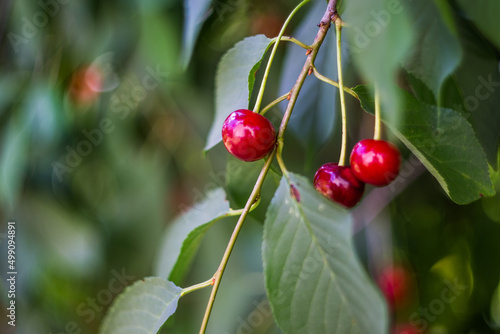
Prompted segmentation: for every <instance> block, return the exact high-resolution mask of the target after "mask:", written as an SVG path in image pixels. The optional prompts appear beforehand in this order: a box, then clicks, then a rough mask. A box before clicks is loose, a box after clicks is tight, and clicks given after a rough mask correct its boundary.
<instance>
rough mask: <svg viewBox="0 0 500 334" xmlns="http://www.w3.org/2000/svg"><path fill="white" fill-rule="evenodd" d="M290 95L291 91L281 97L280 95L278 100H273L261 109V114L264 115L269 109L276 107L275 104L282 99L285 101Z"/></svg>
mask: <svg viewBox="0 0 500 334" xmlns="http://www.w3.org/2000/svg"><path fill="white" fill-rule="evenodd" d="M289 95H290V93H286V94H284V95H282V96H280V97H278V98H277V99H276V100H274V101H273V102H271V103H269V104H268V105H267V106H266V107H265V108H263V109H262V110H261V111H260V114H261V115H264V114H265V113H266V112H267V111H268V110H269V109H271V108H272V107H274V106H275V105H277V104H278V103H280V102H281V101H284V100H286V99H287V98H288V96H289Z"/></svg>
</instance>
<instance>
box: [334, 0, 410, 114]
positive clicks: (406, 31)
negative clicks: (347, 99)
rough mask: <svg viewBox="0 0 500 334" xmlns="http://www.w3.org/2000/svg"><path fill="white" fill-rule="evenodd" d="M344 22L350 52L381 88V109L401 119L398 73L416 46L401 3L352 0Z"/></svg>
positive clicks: (371, 79) (363, 72) (364, 72)
mask: <svg viewBox="0 0 500 334" xmlns="http://www.w3.org/2000/svg"><path fill="white" fill-rule="evenodd" d="M342 19H343V20H344V21H345V22H346V23H347V24H348V26H349V28H346V29H344V31H345V33H346V34H347V36H348V37H349V41H350V51H351V53H352V57H353V59H354V62H355V64H356V66H357V68H358V69H359V71H360V74H361V75H362V76H363V77H364V78H365V79H366V81H367V82H372V83H374V84H375V85H376V86H377V87H379V89H380V99H381V104H382V108H383V109H384V110H387V112H388V113H389V115H392V116H393V117H394V118H396V117H397V116H398V112H399V104H400V102H401V98H402V97H401V96H400V94H399V93H400V91H399V90H398V89H397V87H396V85H395V80H396V71H397V70H398V68H399V67H400V63H401V61H402V60H403V57H404V56H405V55H406V53H407V51H408V50H409V48H410V46H411V45H412V44H413V42H412V41H413V38H414V36H413V29H412V27H411V24H410V20H409V19H408V17H407V14H406V12H405V10H404V8H403V5H402V4H401V3H400V2H399V1H393V0H350V1H348V2H347V3H346V11H345V13H344V15H343V16H342Z"/></svg>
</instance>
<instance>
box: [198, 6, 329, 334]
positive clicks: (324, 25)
mask: <svg viewBox="0 0 500 334" xmlns="http://www.w3.org/2000/svg"><path fill="white" fill-rule="evenodd" d="M336 5H337V0H329V2H328V6H327V9H326V12H325V14H324V15H323V18H322V19H321V21H320V23H319V25H318V26H319V31H318V33H317V35H316V37H315V39H314V42H313V44H312V45H311V47H310V49H308V50H307V52H306V54H307V55H308V56H307V59H306V61H305V63H304V66H303V67H302V71H301V72H300V74H299V77H298V78H297V81H296V82H295V85H294V86H293V88H292V90H291V93H290V98H289V101H288V104H287V107H286V110H285V114H284V115H283V119H282V121H281V125H280V127H279V131H278V136H277V144H276V147H275V148H274V149H273V150H272V151H271V153H270V154H269V156H268V157H267V159H266V162H265V164H264V167H262V170H261V172H260V174H259V177H258V179H257V181H256V183H255V186H254V188H253V190H252V193H251V194H250V196H249V197H248V200H247V203H246V205H245V207H244V209H243V212H242V213H241V216H240V218H239V219H238V222H237V223H236V226H235V228H234V230H233V233H232V235H231V238H230V240H229V243H228V245H227V247H226V250H225V252H224V255H223V257H222V260H221V263H220V265H219V268H218V270H217V271H216V273H215V274H214V277H213V286H212V292H211V294H210V297H209V300H208V304H207V308H206V310H205V315H204V317H203V322H202V325H201V328H200V334H203V333H205V331H206V328H207V325H208V319H209V318H210V314H211V312H212V308H213V304H214V301H215V296H216V295H217V291H218V289H219V286H220V282H221V280H222V276H223V274H224V270H225V268H226V265H227V262H228V260H229V256H230V255H231V252H232V250H233V248H234V244H235V242H236V239H237V238H238V235H239V232H240V230H241V228H242V226H243V222H244V221H245V219H246V217H247V215H248V213H249V211H250V208H251V207H252V205H253V203H255V201H256V200H258V198H259V194H260V190H261V188H262V184H263V183H264V179H265V177H266V175H267V173H268V171H269V169H270V168H271V165H272V161H273V159H274V157H275V155H276V154H277V151H278V154H279V157H280V158H281V150H282V149H283V138H284V133H285V130H286V127H287V125H288V121H289V120H290V116H291V114H292V110H293V108H294V106H295V102H296V101H297V98H298V96H299V93H300V90H301V88H302V85H303V84H304V81H305V79H306V77H307V75H308V74H309V73H310V72H312V69H313V68H314V60H315V59H316V55H317V54H318V51H319V48H320V47H321V44H322V43H323V41H324V39H325V37H326V33H327V32H328V29H329V28H330V26H331V22H332V21H334V20H335V18H336V17H337V10H336ZM280 37H281V36H280ZM264 80H265V79H264ZM261 90H263V88H262V86H261ZM257 109H258V107H257ZM278 161H279V162H280V161H281V163H280V167H282V169H283V168H284V164H283V163H282V160H281V159H278ZM281 165H283V166H281ZM284 170H285V171H286V169H284Z"/></svg>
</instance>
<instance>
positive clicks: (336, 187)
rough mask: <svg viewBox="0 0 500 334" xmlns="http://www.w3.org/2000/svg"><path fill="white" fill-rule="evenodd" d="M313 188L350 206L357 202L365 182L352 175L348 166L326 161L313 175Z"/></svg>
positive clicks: (363, 189) (347, 206)
mask: <svg viewBox="0 0 500 334" xmlns="http://www.w3.org/2000/svg"><path fill="white" fill-rule="evenodd" d="M313 183H314V188H316V190H317V191H318V192H319V193H320V194H322V195H323V196H325V197H326V198H329V199H330V200H332V201H334V202H337V203H340V204H342V205H343V206H345V207H346V208H352V207H354V206H355V205H356V204H358V203H359V201H360V200H361V197H363V192H364V191H365V184H364V183H363V182H361V181H359V180H358V179H356V178H355V177H354V175H353V174H352V171H351V169H350V168H349V167H348V166H339V165H338V164H337V163H327V164H324V165H323V166H321V167H320V168H319V169H318V170H317V171H316V174H315V175H314V182H313Z"/></svg>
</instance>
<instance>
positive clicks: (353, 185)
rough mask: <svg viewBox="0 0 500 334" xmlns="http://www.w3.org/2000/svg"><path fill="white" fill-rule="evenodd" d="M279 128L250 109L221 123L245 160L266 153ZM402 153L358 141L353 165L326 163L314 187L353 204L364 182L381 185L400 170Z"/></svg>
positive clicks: (378, 142)
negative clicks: (275, 128)
mask: <svg viewBox="0 0 500 334" xmlns="http://www.w3.org/2000/svg"><path fill="white" fill-rule="evenodd" d="M275 140H276V131H275V130H274V127H273V125H272V124H271V122H270V121H269V120H268V119H267V118H265V117H264V116H262V115H260V114H258V113H255V112H253V111H251V110H247V109H239V110H236V111H233V112H232V113H231V114H230V115H229V116H228V117H227V118H226V120H225V121H224V124H223V125H222V141H223V142H224V146H226V149H227V150H228V151H229V153H231V154H232V155H234V156H235V157H237V158H238V159H240V160H243V161H256V160H259V159H262V158H264V157H266V156H267V155H268V154H269V153H270V152H271V150H272V149H273V147H274V144H275ZM400 165H401V154H400V153H399V150H398V148H397V147H396V146H394V145H393V144H391V143H389V142H387V141H384V140H375V139H364V140H361V141H360V142H358V143H357V144H356V145H355V146H354V148H353V150H352V152H351V157H350V166H340V165H339V164H337V163H327V164H324V165H323V166H321V167H320V168H319V169H318V171H317V172H316V175H315V176H314V187H315V188H316V190H317V191H318V192H320V193H321V194H322V195H324V196H325V197H327V198H329V199H330V200H332V201H334V202H337V203H340V204H342V205H343V206H345V207H347V208H352V207H354V206H355V205H356V204H358V202H359V201H360V200H361V197H362V196H363V193H364V190H365V183H368V184H371V185H374V186H377V187H382V186H386V185H388V184H389V183H391V182H392V181H393V180H394V179H395V178H396V176H397V175H398V173H399V168H400Z"/></svg>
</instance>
